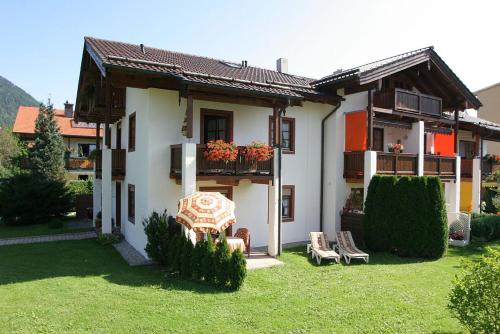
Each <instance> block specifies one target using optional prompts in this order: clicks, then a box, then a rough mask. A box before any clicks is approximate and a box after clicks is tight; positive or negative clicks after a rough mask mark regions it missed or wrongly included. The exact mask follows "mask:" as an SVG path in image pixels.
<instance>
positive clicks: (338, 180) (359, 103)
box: [323, 92, 368, 240]
mask: <svg viewBox="0 0 500 334" xmlns="http://www.w3.org/2000/svg"><path fill="white" fill-rule="evenodd" d="M344 98H345V101H344V102H342V104H341V106H340V108H339V109H338V110H337V111H336V112H335V114H333V115H332V116H331V117H330V118H329V119H328V120H327V122H326V133H325V139H326V140H325V163H326V164H325V166H326V168H325V179H324V209H323V219H324V222H323V224H324V231H325V232H326V233H327V234H328V235H329V236H330V239H332V240H333V236H334V235H335V233H336V232H337V231H340V211H341V210H342V208H343V206H344V204H345V200H346V198H347V196H348V195H349V191H350V188H349V187H348V186H347V184H346V180H345V179H344V176H343V173H344V148H345V114H346V113H349V112H353V111H360V110H366V106H367V105H368V93H367V92H360V93H356V94H351V95H347V96H344Z"/></svg>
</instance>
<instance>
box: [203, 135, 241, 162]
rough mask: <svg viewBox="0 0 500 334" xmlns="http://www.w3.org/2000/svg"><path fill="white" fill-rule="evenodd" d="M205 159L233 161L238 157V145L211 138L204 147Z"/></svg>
mask: <svg viewBox="0 0 500 334" xmlns="http://www.w3.org/2000/svg"><path fill="white" fill-rule="evenodd" d="M204 155H205V159H207V160H210V161H224V162H225V163H228V162H230V161H235V160H236V158H237V157H238V147H237V146H236V145H234V144H233V143H232V142H231V143H226V142H225V141H223V140H211V141H209V142H208V144H207V148H206V149H205V154H204Z"/></svg>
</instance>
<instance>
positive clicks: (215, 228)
mask: <svg viewBox="0 0 500 334" xmlns="http://www.w3.org/2000/svg"><path fill="white" fill-rule="evenodd" d="M175 220H176V221H177V222H178V223H179V224H182V225H184V226H186V227H187V228H188V229H190V230H193V231H194V232H203V233H218V232H222V231H224V230H225V229H226V228H227V227H228V226H230V225H232V224H234V223H235V222H236V218H235V216H234V202H233V201H231V200H229V199H228V198H226V197H225V196H224V195H222V194H221V193H218V192H201V191H197V192H195V193H194V194H192V195H189V196H187V197H184V198H182V199H181V200H180V201H179V210H178V212H177V217H176V218H175Z"/></svg>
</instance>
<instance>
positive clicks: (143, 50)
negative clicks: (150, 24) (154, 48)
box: [140, 43, 146, 54]
mask: <svg viewBox="0 0 500 334" xmlns="http://www.w3.org/2000/svg"><path fill="white" fill-rule="evenodd" d="M140 47H141V52H142V53H143V54H146V47H145V46H144V44H142V43H141V45H140Z"/></svg>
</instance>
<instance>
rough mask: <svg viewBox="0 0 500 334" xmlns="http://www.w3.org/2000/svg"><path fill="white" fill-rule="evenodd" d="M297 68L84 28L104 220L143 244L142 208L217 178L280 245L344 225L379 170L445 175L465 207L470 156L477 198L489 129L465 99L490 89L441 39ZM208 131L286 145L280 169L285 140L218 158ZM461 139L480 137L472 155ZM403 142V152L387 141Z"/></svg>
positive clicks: (80, 116) (272, 244)
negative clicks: (353, 62) (260, 150)
mask: <svg viewBox="0 0 500 334" xmlns="http://www.w3.org/2000/svg"><path fill="white" fill-rule="evenodd" d="M286 72H287V63H286V60H285V59H279V60H278V62H277V70H276V71H272V70H267V69H262V68H256V67H252V66H249V65H248V64H247V62H246V61H243V62H241V63H233V62H227V61H222V60H217V59H211V58H205V57H198V56H192V55H187V54H181V53H176V52H170V51H165V50H159V49H155V48H150V47H146V46H144V45H142V44H141V45H133V44H127V43H120V42H113V41H107V40H101V39H95V38H85V44H84V52H83V59H82V68H81V71H80V80H79V85H78V95H77V102H76V116H75V117H76V119H77V120H80V121H85V122H97V123H98V124H99V123H104V128H105V129H106V130H105V131H104V132H105V137H104V145H103V148H102V151H100V154H99V155H98V159H97V160H96V162H97V163H96V179H95V181H94V214H97V212H99V211H101V210H102V231H103V232H104V233H110V232H111V231H112V229H113V228H115V227H116V228H119V229H120V230H121V232H122V233H123V235H124V236H125V238H126V239H127V240H128V242H129V243H130V244H132V246H133V247H135V248H136V249H137V250H138V251H140V252H141V253H143V254H145V251H144V246H145V244H146V236H145V234H144V231H143V226H142V223H141V222H142V220H143V219H144V218H146V217H148V216H149V215H150V214H151V212H152V211H153V210H156V211H163V210H164V209H167V210H168V212H169V213H171V214H175V213H176V210H177V204H178V201H179V199H180V198H181V197H183V196H184V195H187V194H190V193H192V192H193V191H195V190H205V191H220V192H222V193H224V194H226V196H228V197H231V198H232V199H233V201H234V202H235V203H236V218H237V223H236V224H235V226H233V230H235V229H237V228H239V227H247V228H248V229H249V230H250V233H251V235H252V245H253V246H266V245H267V247H268V253H269V254H270V255H276V254H278V253H279V251H280V247H281V244H283V243H289V242H298V241H304V240H306V239H307V238H308V233H309V232H311V231H318V230H322V231H325V232H327V233H328V234H329V235H330V236H333V235H335V234H334V233H335V231H339V230H340V229H341V222H342V219H343V218H344V216H345V214H346V213H350V212H355V211H356V209H360V210H361V209H362V208H361V207H360V203H362V202H363V198H364V196H365V194H366V188H367V186H368V184H369V182H370V179H371V177H372V176H373V175H374V174H376V173H379V174H395V175H437V176H439V177H441V179H442V180H443V181H444V183H445V196H446V201H447V207H448V210H450V211H458V210H459V206H460V184H461V178H462V168H463V167H467V170H466V171H465V172H466V173H465V174H464V175H467V177H468V178H470V180H471V182H472V183H473V184H474V186H473V187H471V189H474V190H473V195H472V197H473V203H474V205H473V207H472V208H471V209H472V210H474V211H477V210H478V209H479V197H478V196H479V195H478V193H479V189H480V175H481V171H480V168H479V166H480V163H479V159H477V158H476V154H477V153H476V152H477V151H478V148H477V146H478V143H479V142H480V137H481V136H482V135H484V134H485V133H486V131H487V129H485V128H484V127H482V125H481V124H476V123H474V122H466V121H465V120H464V119H458V113H457V114H456V116H457V117H455V112H454V111H455V110H459V111H462V110H465V109H466V108H470V107H473V108H479V107H480V105H481V103H480V102H479V100H478V99H477V98H476V97H475V96H474V95H473V94H472V93H471V92H470V91H469V90H468V89H467V87H466V86H465V85H464V84H463V83H462V82H461V81H460V80H459V79H458V78H457V77H456V75H455V74H454V73H453V72H452V71H451V69H450V68H448V66H447V65H446V64H445V63H444V62H443V60H442V59H441V58H440V57H439V56H438V55H437V54H436V52H435V51H434V50H433V49H432V48H425V49H420V50H416V51H413V52H409V53H406V54H402V55H399V56H396V57H392V58H388V59H385V60H382V61H379V62H374V63H370V64H368V65H364V66H360V67H357V68H353V69H351V70H348V71H340V72H336V73H335V74H333V75H330V76H327V77H324V78H322V79H320V80H315V79H310V78H304V77H301V76H296V75H291V74H288V73H286ZM280 125H281V126H280ZM490 134H491V133H490ZM494 137H495V138H496V139H497V140H500V131H495V132H494ZM210 139H224V140H226V141H234V142H235V143H236V144H238V145H245V144H249V143H251V142H252V141H260V142H268V143H270V144H272V145H274V146H275V147H279V146H280V145H281V147H282V152H283V154H282V163H281V173H280V169H279V165H280V164H279V163H278V161H279V155H278V149H277V148H276V149H275V157H274V159H273V160H272V161H269V162H266V163H261V164H259V165H258V168H257V170H251V169H249V168H248V166H245V163H244V161H243V160H241V161H240V160H237V162H236V163H231V164H228V165H225V164H223V163H222V164H215V165H214V164H213V163H211V162H207V161H206V159H205V157H204V155H203V150H204V144H206V143H207V141H208V140H210ZM461 139H462V140H466V141H468V142H473V143H474V150H475V151H474V153H473V154H472V155H470V156H467V157H466V159H464V162H465V161H466V162H465V163H463V164H461V159H460V156H459V155H458V153H456V152H458V151H459V146H460V140H461ZM398 143H401V144H403V145H404V152H403V153H401V154H396V153H394V152H388V150H389V148H388V144H398ZM464 145H466V146H467V145H468V144H464ZM467 152H468V151H467ZM468 158H470V160H468ZM467 173H468V174H467ZM280 174H281V183H280V177H279V176H280ZM280 184H281V185H282V188H281V193H282V196H281V198H280V197H279V185H280ZM280 206H281V208H280Z"/></svg>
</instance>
